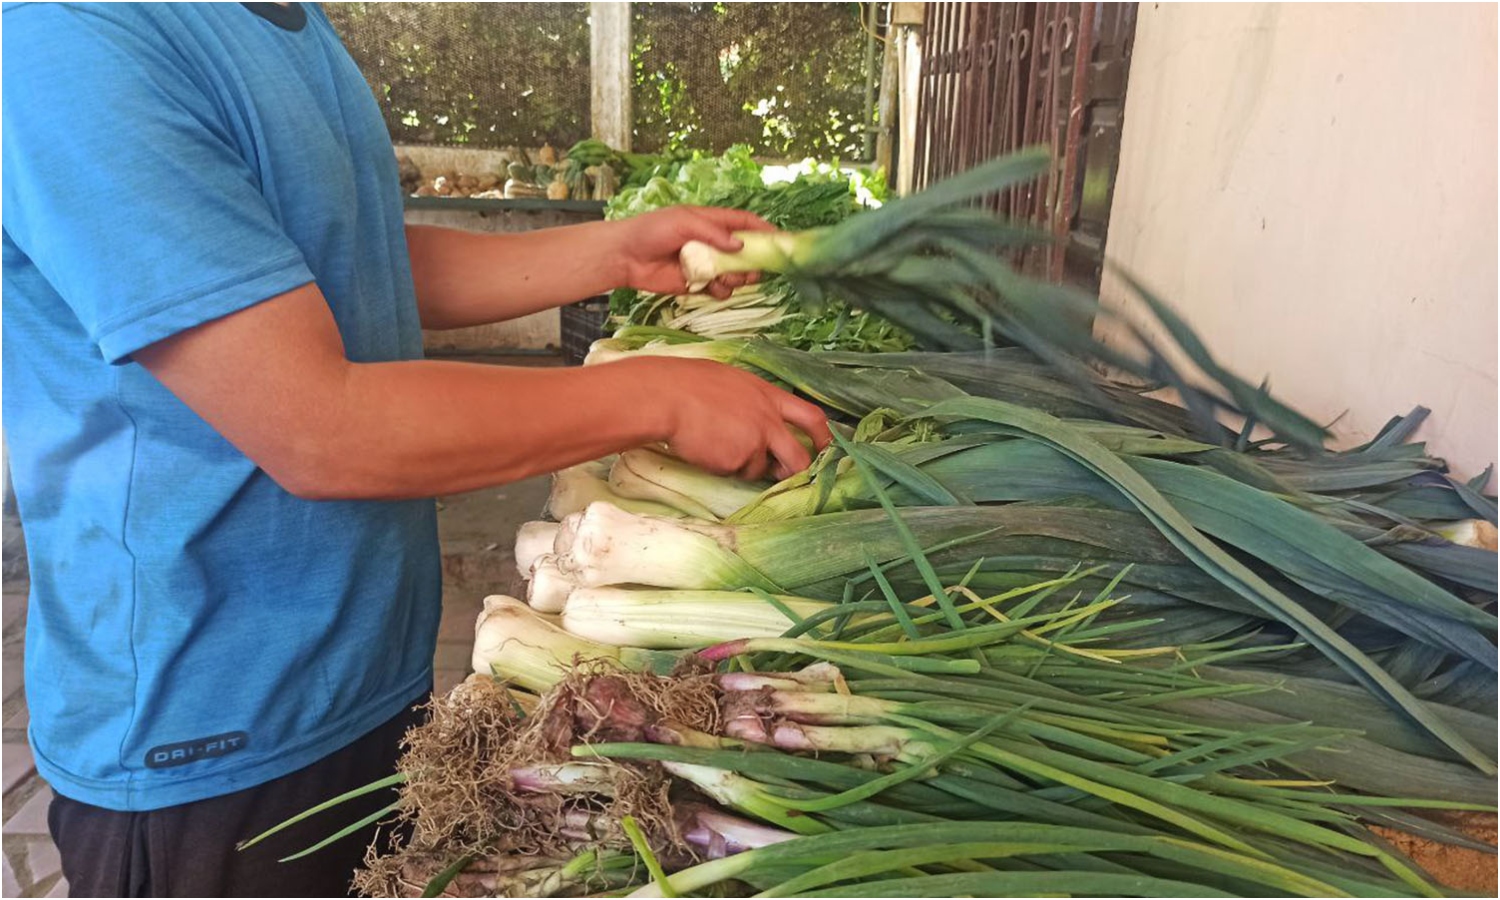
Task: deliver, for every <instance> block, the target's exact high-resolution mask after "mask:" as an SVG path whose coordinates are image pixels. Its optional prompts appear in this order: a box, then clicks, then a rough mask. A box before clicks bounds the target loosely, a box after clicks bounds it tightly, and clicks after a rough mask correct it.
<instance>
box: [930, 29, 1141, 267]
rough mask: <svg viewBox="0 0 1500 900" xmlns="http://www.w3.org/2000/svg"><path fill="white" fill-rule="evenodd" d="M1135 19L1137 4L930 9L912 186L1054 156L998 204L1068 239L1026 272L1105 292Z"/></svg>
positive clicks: (1031, 262) (1030, 264)
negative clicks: (1042, 151) (992, 162)
mask: <svg viewBox="0 0 1500 900" xmlns="http://www.w3.org/2000/svg"><path fill="white" fill-rule="evenodd" d="M1135 11H1136V4H1134V3H928V4H926V17H925V21H924V23H923V28H922V63H921V66H922V68H921V82H920V90H919V92H918V94H917V114H916V118H917V135H916V145H915V148H914V149H915V154H914V156H915V159H914V161H913V166H914V176H915V177H914V184H915V186H916V187H918V188H920V187H922V186H923V185H926V184H928V183H930V182H933V181H936V180H939V179H941V178H944V177H946V176H948V175H952V174H954V173H956V172H961V171H963V170H965V169H967V168H970V167H971V166H974V165H976V164H978V163H981V162H984V161H986V160H989V159H993V158H995V157H997V156H1001V155H1004V154H1005V153H1008V152H1011V151H1013V150H1018V149H1021V148H1023V147H1030V146H1034V145H1037V144H1046V145H1048V146H1050V147H1051V148H1052V159H1053V166H1052V168H1051V170H1050V172H1049V173H1048V174H1047V175H1046V176H1044V177H1043V178H1041V179H1039V180H1038V181H1037V182H1036V183H1034V184H1032V185H1028V186H1026V187H1022V188H1016V189H1015V190H1012V191H1009V192H1007V193H1006V194H1004V195H1003V196H999V197H996V198H994V199H993V201H992V204H991V205H992V206H993V207H994V208H995V209H996V210H997V211H999V212H1001V213H1003V214H1005V215H1008V216H1012V217H1014V218H1018V219H1022V220H1025V221H1030V222H1032V223H1033V224H1035V225H1037V226H1038V227H1041V228H1044V229H1046V230H1048V231H1051V232H1053V233H1054V234H1055V235H1056V236H1057V237H1058V238H1060V239H1061V240H1059V242H1058V244H1057V245H1056V246H1055V247H1054V248H1053V249H1052V250H1051V251H1050V252H1046V253H1040V254H1038V255H1036V256H1034V257H1031V258H1028V259H1027V260H1025V261H1024V262H1025V265H1026V266H1027V268H1029V269H1031V270H1033V271H1037V272H1042V273H1045V274H1046V275H1048V276H1049V277H1051V278H1053V279H1054V280H1059V281H1061V280H1064V279H1066V280H1068V281H1072V282H1077V283H1080V284H1083V285H1086V286H1090V287H1097V286H1098V283H1099V266H1100V256H1101V253H1102V250H1103V246H1104V236H1105V230H1106V228H1107V227H1108V223H1109V201H1110V196H1111V194H1112V193H1113V187H1114V175H1115V170H1116V168H1117V166H1118V162H1119V148H1120V139H1119V135H1120V121H1121V115H1120V112H1121V109H1122V107H1123V104H1124V99H1125V85H1126V76H1127V74H1128V71H1129V64H1130V47H1131V43H1132V40H1133V38H1134V34H1135Z"/></svg>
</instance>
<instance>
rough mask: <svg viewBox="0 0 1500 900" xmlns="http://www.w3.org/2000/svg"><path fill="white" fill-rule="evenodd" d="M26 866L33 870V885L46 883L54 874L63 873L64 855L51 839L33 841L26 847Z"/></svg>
mask: <svg viewBox="0 0 1500 900" xmlns="http://www.w3.org/2000/svg"><path fill="white" fill-rule="evenodd" d="M26 868H27V870H28V871H30V872H31V883H32V884H33V885H37V884H45V883H46V882H47V880H48V879H49V878H52V877H53V876H54V875H60V874H62V857H61V856H59V855H58V853H57V845H56V844H54V843H52V841H51V839H44V840H40V841H32V842H31V844H30V846H28V847H27V848H26Z"/></svg>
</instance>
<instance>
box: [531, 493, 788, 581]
mask: <svg viewBox="0 0 1500 900" xmlns="http://www.w3.org/2000/svg"><path fill="white" fill-rule="evenodd" d="M733 541H734V531H733V529H729V528H724V527H723V526H719V525H713V524H711V523H706V522H693V521H689V520H685V519H667V518H662V517H660V516H640V515H634V514H632V513H629V512H626V511H624V510H622V509H620V508H619V507H616V506H612V505H610V504H608V503H592V504H589V507H588V509H586V510H584V513H583V518H582V519H581V520H580V521H579V523H578V529H577V532H576V533H575V535H574V539H573V543H572V546H571V548H570V549H569V551H568V553H567V554H566V555H565V556H560V557H559V558H558V565H559V567H560V568H561V569H562V570H563V572H565V573H566V574H567V575H569V576H570V577H572V579H573V580H574V581H575V582H577V583H578V585H579V586H580V587H603V586H606V585H612V584H648V585H653V586H655V587H666V588H720V587H748V586H752V585H753V586H755V587H761V588H767V587H774V585H769V583H768V582H767V581H766V580H765V578H764V577H762V576H760V575H758V574H756V573H755V572H754V570H752V569H751V568H750V567H749V566H748V565H747V564H746V563H745V562H744V561H743V560H741V559H740V558H739V557H738V556H736V555H735V554H734V552H733V551H732V550H730V549H728V548H729V547H730V546H732V544H733Z"/></svg>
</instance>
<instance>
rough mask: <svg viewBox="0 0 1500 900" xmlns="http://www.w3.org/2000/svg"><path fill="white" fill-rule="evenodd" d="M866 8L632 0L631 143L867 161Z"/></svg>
mask: <svg viewBox="0 0 1500 900" xmlns="http://www.w3.org/2000/svg"><path fill="white" fill-rule="evenodd" d="M871 6H873V4H859V3H634V4H632V23H631V27H632V41H633V47H632V50H631V63H632V66H633V69H634V71H633V82H634V83H633V85H632V105H633V109H634V118H635V129H634V130H635V140H636V144H637V148H638V149H641V150H646V151H657V150H663V149H668V148H672V147H679V146H687V147H694V148H703V149H709V150H714V151H721V150H723V149H724V148H726V147H728V146H730V145H731V144H749V145H750V146H752V147H754V148H755V150H756V152H757V153H759V154H762V155H766V156H778V157H803V156H818V157H824V158H827V157H839V158H842V159H847V160H854V159H863V158H866V157H867V156H868V154H869V153H870V152H871V150H870V148H869V147H867V146H866V144H867V142H866V141H865V140H864V139H863V138H864V135H865V134H866V131H867V129H869V128H870V127H871V124H870V121H869V117H870V116H871V115H873V112H874V110H873V104H874V100H873V98H874V96H875V93H874V92H875V91H877V90H878V80H877V79H878V76H879V52H878V50H879V41H878V40H877V39H876V38H875V35H874V34H873V30H872V29H873V22H874V20H875V17H874V16H873V15H871V14H870V12H869V8H870V7H871ZM872 51H874V52H872ZM872 70H873V71H872ZM867 81H868V84H867Z"/></svg>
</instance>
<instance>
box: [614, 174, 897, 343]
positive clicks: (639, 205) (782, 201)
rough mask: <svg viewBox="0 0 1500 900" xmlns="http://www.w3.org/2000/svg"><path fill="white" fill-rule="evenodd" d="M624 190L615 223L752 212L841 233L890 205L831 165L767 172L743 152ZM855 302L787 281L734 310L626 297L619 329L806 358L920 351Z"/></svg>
mask: <svg viewBox="0 0 1500 900" xmlns="http://www.w3.org/2000/svg"><path fill="white" fill-rule="evenodd" d="M655 171H656V172H657V173H658V174H654V175H651V176H650V177H648V178H646V179H645V180H644V181H641V182H640V183H639V184H637V185H636V186H633V187H627V188H626V189H624V190H622V191H621V192H620V194H619V195H618V196H616V197H615V198H614V199H613V200H611V201H610V202H609V205H608V206H607V207H606V209H605V215H606V217H607V218H610V219H624V218H629V217H630V216H634V215H639V214H641V213H645V212H651V211H653V210H657V209H662V208H665V207H668V206H677V205H694V206H717V207H725V208H731V209H745V210H749V211H751V212H753V213H755V214H757V215H759V216H761V217H762V218H764V219H766V220H767V221H768V222H770V223H771V224H773V225H775V226H777V227H778V228H782V229H787V230H792V231H802V230H805V229H810V228H821V227H824V226H829V225H836V224H838V223H840V222H843V221H844V220H845V219H848V218H849V217H850V216H853V215H855V214H856V213H859V212H861V211H863V210H865V209H868V208H875V207H878V206H879V205H880V204H881V203H882V202H884V201H885V199H886V188H885V184H884V181H883V180H882V179H881V178H880V177H879V176H878V175H877V176H869V175H866V174H864V173H862V172H860V171H858V170H853V169H844V168H840V167H838V166H836V165H829V164H826V163H814V162H812V161H807V162H804V163H802V164H800V165H794V166H763V165H762V164H761V163H759V162H757V161H756V160H755V159H754V157H753V156H752V155H751V152H750V148H749V147H746V146H743V145H738V146H734V147H731V148H729V150H727V151H726V152H725V153H724V154H723V155H722V156H718V157H706V156H701V155H696V154H695V155H692V156H690V157H688V158H685V159H677V160H672V161H670V162H667V163H664V164H660V165H658V166H657V167H656V169H655ZM849 299H850V298H846V297H837V296H825V297H820V298H817V300H816V301H812V300H811V299H810V298H807V297H803V296H801V295H799V294H798V292H797V290H796V288H795V287H794V286H793V285H792V284H791V283H790V282H789V281H788V280H787V279H784V278H780V277H776V276H774V275H773V276H772V277H769V278H767V279H766V280H765V281H764V282H763V283H761V284H756V285H751V286H748V287H744V288H741V289H739V290H737V291H735V292H734V295H733V296H732V297H730V298H728V299H727V300H719V299H717V298H714V297H712V296H710V295H708V294H704V293H690V294H686V295H671V294H649V293H642V292H639V291H635V290H632V289H628V288H626V289H621V290H617V291H615V292H614V293H613V294H612V295H611V296H610V312H611V314H612V319H613V321H614V323H615V325H616V326H617V327H618V326H626V325H646V326H665V327H668V328H675V329H682V330H686V331H689V332H691V333H694V334H698V335H702V336H707V337H720V338H723V337H749V336H752V335H761V336H765V337H767V338H769V339H771V340H774V341H776V342H778V343H780V344H783V345H784V346H788V347H793V348H797V349H804V350H819V349H837V350H847V351H857V352H884V351H896V350H905V349H908V348H909V347H911V345H912V340H911V336H910V335H909V334H907V332H906V331H905V330H904V329H901V328H899V327H897V326H895V325H893V324H891V323H890V322H889V321H888V320H886V319H885V318H884V317H882V316H879V315H874V314H871V313H869V312H866V311H863V310H861V309H859V308H857V307H856V306H854V305H851V304H850V303H849V302H848V300H849Z"/></svg>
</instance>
